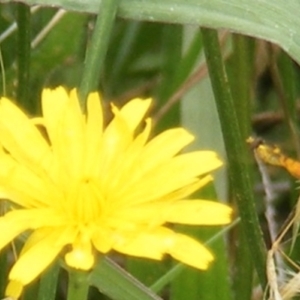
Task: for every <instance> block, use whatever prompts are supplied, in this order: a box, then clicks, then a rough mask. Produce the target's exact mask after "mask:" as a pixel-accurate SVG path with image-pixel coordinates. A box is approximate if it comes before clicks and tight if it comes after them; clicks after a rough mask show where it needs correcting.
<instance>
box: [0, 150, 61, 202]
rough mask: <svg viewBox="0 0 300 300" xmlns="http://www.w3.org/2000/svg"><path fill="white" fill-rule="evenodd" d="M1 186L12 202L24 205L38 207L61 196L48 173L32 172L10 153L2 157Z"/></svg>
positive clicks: (0, 158)
mask: <svg viewBox="0 0 300 300" xmlns="http://www.w3.org/2000/svg"><path fill="white" fill-rule="evenodd" d="M0 165H1V168H0V186H2V187H3V190H4V191H6V193H7V195H8V197H9V198H10V199H12V202H14V203H16V204H19V205H21V206H22V207H37V206H39V205H43V204H47V203H48V204H49V203H51V202H53V199H55V198H60V195H59V194H58V193H57V190H56V188H55V186H54V185H53V183H52V182H51V181H50V180H48V177H47V176H46V175H44V176H41V175H39V174H36V173H34V172H32V170H30V169H29V168H27V167H26V166H24V165H22V164H19V163H17V162H16V161H15V160H14V159H12V158H11V157H10V156H9V155H5V156H2V157H0Z"/></svg>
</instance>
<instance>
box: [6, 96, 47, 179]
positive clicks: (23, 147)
mask: <svg viewBox="0 0 300 300" xmlns="http://www.w3.org/2000/svg"><path fill="white" fill-rule="evenodd" d="M0 103H1V104H0V134H1V144H2V145H3V146H4V147H5V149H6V150H7V151H8V152H9V153H10V154H11V155H12V156H13V157H14V158H15V159H16V160H17V161H18V162H20V163H22V164H24V165H26V166H27V167H29V168H31V169H32V170H34V171H35V172H37V173H44V172H45V168H47V167H48V166H49V164H50V163H51V160H52V157H51V151H50V148H49V145H48V144H47V142H46V140H45V139H44V138H43V136H42V134H41V133H40V132H39V130H38V129H37V128H36V127H35V126H34V125H33V123H32V122H31V121H30V120H29V118H28V117H27V116H26V115H25V114H24V113H23V112H22V111H21V110H20V109H19V108H18V107H17V106H16V105H15V104H13V103H12V102H11V101H10V100H8V99H6V98H1V102H0ZM33 145H34V146H33Z"/></svg>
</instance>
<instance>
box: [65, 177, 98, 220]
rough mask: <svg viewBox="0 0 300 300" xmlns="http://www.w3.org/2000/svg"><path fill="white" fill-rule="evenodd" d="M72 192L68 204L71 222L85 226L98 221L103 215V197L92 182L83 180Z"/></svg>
mask: <svg viewBox="0 0 300 300" xmlns="http://www.w3.org/2000/svg"><path fill="white" fill-rule="evenodd" d="M72 190H73V192H72V193H71V195H70V196H69V197H70V198H69V201H68V202H69V209H70V211H71V217H72V219H73V221H75V223H76V224H78V223H81V224H83V225H86V224H90V223H93V222H95V221H96V220H99V219H100V218H101V215H102V213H103V197H102V195H101V193H100V190H99V188H98V187H97V185H96V184H95V183H94V182H93V180H91V179H84V180H82V181H81V182H79V183H78V185H77V186H75V187H74V189H72Z"/></svg>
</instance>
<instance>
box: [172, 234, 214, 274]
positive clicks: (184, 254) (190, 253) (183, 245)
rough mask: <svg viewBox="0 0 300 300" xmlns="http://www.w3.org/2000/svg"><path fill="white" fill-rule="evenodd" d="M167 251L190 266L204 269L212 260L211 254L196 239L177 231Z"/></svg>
mask: <svg viewBox="0 0 300 300" xmlns="http://www.w3.org/2000/svg"><path fill="white" fill-rule="evenodd" d="M168 253H169V254H170V255H171V256H172V257H173V258H175V259H176V260H179V261H180V262H182V263H184V264H187V265H189V266H191V267H194V268H197V269H201V270H205V269H207V268H208V265H209V264H210V263H211V262H212V261H213V256H212V254H211V253H210V252H209V251H208V250H207V249H206V248H205V247H204V246H203V245H202V244H201V243H199V242H197V241H196V240H194V239H192V238H190V237H188V236H186V235H183V234H179V233H177V234H176V235H175V236H174V238H173V239H172V241H171V242H170V245H169V249H168Z"/></svg>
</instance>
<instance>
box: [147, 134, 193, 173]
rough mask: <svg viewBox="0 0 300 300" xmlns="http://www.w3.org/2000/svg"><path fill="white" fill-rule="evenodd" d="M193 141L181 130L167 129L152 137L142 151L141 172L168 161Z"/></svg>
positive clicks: (189, 135) (191, 137) (191, 136)
mask: <svg viewBox="0 0 300 300" xmlns="http://www.w3.org/2000/svg"><path fill="white" fill-rule="evenodd" d="M193 140H194V136H193V135H191V134H190V133H189V132H187V131H186V130H185V129H183V128H174V129H169V130H166V131H164V132H162V133H161V134H159V135H158V136H156V137H154V138H153V139H152V140H151V141H149V143H148V144H147V145H146V146H145V148H144V150H143V154H142V155H143V162H142V163H143V165H142V167H143V171H144V172H146V171H147V170H148V169H149V168H153V167H155V166H157V165H159V164H161V163H163V162H165V161H166V160H168V159H170V158H171V157H173V156H174V155H176V154H177V153H178V152H179V151H181V150H182V149H183V148H184V147H185V146H187V145H188V144H190V143H191V142H192V141H193Z"/></svg>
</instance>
